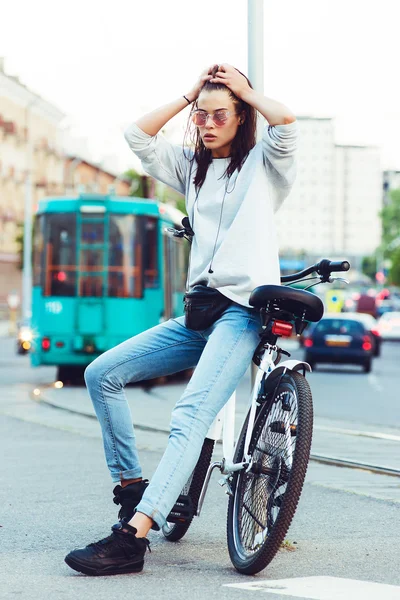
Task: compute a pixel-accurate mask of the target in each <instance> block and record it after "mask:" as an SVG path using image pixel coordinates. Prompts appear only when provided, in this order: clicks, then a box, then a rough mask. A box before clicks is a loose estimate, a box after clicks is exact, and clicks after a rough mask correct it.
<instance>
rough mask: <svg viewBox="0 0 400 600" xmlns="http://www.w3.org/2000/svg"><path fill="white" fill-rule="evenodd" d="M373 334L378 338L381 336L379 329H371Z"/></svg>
mask: <svg viewBox="0 0 400 600" xmlns="http://www.w3.org/2000/svg"><path fill="white" fill-rule="evenodd" d="M371 333H373V334H374V335H377V336H380V335H381V334H380V333H379V331H378V330H377V329H371Z"/></svg>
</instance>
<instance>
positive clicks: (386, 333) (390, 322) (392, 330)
mask: <svg viewBox="0 0 400 600" xmlns="http://www.w3.org/2000/svg"><path fill="white" fill-rule="evenodd" d="M378 330H379V333H380V334H381V337H382V339H383V340H400V312H399V311H392V312H386V313H384V314H383V315H382V316H381V318H380V319H379V321H378Z"/></svg>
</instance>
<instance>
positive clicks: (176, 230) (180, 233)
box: [164, 227, 186, 238]
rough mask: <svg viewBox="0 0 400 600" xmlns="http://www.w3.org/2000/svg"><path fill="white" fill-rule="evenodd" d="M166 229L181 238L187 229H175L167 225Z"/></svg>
mask: <svg viewBox="0 0 400 600" xmlns="http://www.w3.org/2000/svg"><path fill="white" fill-rule="evenodd" d="M164 231H167V232H168V233H172V235H173V236H174V237H179V238H182V237H183V236H184V235H185V233H186V230H185V229H174V228H173V227H165V229H164Z"/></svg>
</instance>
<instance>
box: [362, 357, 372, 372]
mask: <svg viewBox="0 0 400 600" xmlns="http://www.w3.org/2000/svg"><path fill="white" fill-rule="evenodd" d="M363 369H364V373H371V370H372V360H371V359H370V358H369V359H368V360H367V361H366V362H365V363H364V365H363Z"/></svg>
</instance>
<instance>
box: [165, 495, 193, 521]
mask: <svg viewBox="0 0 400 600" xmlns="http://www.w3.org/2000/svg"><path fill="white" fill-rule="evenodd" d="M193 516H194V506H193V501H192V499H191V497H190V496H184V495H183V494H181V495H180V496H179V498H178V500H177V501H176V502H175V504H174V506H173V507H172V510H171V512H170V513H169V515H168V517H167V521H168V522H169V523H187V522H188V521H191V520H192V518H193Z"/></svg>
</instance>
